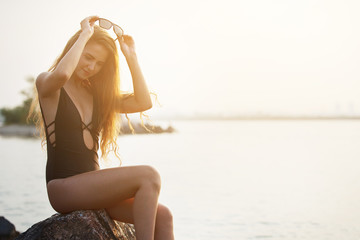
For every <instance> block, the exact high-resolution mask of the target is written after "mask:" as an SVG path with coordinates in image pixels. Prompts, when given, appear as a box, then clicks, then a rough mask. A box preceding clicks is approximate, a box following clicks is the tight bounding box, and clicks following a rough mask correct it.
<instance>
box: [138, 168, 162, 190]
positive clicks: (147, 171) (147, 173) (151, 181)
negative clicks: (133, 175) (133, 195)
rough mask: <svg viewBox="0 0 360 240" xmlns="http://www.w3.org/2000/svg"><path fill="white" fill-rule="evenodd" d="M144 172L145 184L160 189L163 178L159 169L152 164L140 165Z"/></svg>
mask: <svg viewBox="0 0 360 240" xmlns="http://www.w3.org/2000/svg"><path fill="white" fill-rule="evenodd" d="M140 167H141V170H142V173H143V185H150V186H151V187H153V188H154V189H155V190H157V191H160V188H161V178H160V174H159V173H158V171H156V169H155V168H153V167H151V166H140Z"/></svg>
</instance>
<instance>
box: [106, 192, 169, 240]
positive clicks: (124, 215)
mask: <svg viewBox="0 0 360 240" xmlns="http://www.w3.org/2000/svg"><path fill="white" fill-rule="evenodd" d="M133 209H134V199H128V200H125V201H123V202H120V203H117V204H115V205H114V206H111V207H108V208H106V211H107V212H108V213H109V215H110V217H111V218H112V219H115V220H118V221H121V222H127V223H134V219H133ZM173 239H174V229H173V217H172V214H171V212H170V210H169V209H168V208H167V207H165V206H164V205H162V204H158V207H157V211H156V220H155V240H173Z"/></svg>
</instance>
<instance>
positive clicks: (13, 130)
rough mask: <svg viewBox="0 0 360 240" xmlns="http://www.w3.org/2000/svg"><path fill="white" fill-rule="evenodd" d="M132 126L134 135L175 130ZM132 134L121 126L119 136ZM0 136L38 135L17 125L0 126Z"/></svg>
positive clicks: (169, 127)
mask: <svg viewBox="0 0 360 240" xmlns="http://www.w3.org/2000/svg"><path fill="white" fill-rule="evenodd" d="M132 124H133V127H134V130H135V134H159V133H172V132H174V131H175V129H174V128H173V127H172V126H168V127H167V128H166V129H163V128H162V127H160V126H151V125H148V124H145V126H146V127H147V128H148V129H149V130H151V132H148V131H147V130H146V129H145V128H144V127H142V126H141V124H139V123H138V124H136V123H135V124H134V123H132ZM127 134H130V135H131V134H132V132H131V130H130V128H129V127H128V126H127V125H123V126H122V129H121V134H120V135H127ZM0 136H4V137H24V138H38V137H39V133H38V131H37V129H36V127H35V126H32V125H19V124H9V125H3V126H0Z"/></svg>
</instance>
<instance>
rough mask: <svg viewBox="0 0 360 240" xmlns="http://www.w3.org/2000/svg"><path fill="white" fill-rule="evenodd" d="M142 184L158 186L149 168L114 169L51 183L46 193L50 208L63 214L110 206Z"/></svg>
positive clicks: (155, 177)
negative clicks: (148, 183) (150, 183)
mask: <svg viewBox="0 0 360 240" xmlns="http://www.w3.org/2000/svg"><path fill="white" fill-rule="evenodd" d="M148 180H150V181H148ZM144 181H146V182H151V181H153V182H154V183H155V184H159V185H160V177H159V175H158V173H157V172H156V171H155V170H154V169H153V168H152V167H149V166H134V167H117V168H109V169H102V170H98V171H92V172H86V173H82V174H78V175H75V176H72V177H68V178H63V179H54V180H51V181H50V182H49V183H48V185H47V191H48V196H49V200H50V203H51V205H52V207H53V208H54V209H55V210H56V211H58V212H61V213H66V212H71V211H74V210H79V209H100V208H106V207H109V206H113V205H115V204H116V203H118V202H120V201H124V200H126V199H130V198H132V197H134V196H135V193H136V192H137V190H138V189H139V187H140V186H141V185H142V184H143V182H144ZM157 182H158V183H157Z"/></svg>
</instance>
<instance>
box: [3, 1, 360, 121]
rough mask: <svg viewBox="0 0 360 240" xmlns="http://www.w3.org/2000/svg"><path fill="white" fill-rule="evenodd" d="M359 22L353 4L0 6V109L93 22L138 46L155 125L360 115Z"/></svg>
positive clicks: (17, 98)
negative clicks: (161, 120)
mask: <svg viewBox="0 0 360 240" xmlns="http://www.w3.org/2000/svg"><path fill="white" fill-rule="evenodd" d="M359 12H360V2H359V1H356V0H337V1H333V0H319V1H316V0H302V1H294V0H273V1H268V0H251V1H248V0H247V1H239V0H236V1H235V0H223V1H205V0H204V1H194V0H182V1H168V0H167V1H165V0H163V1H160V0H158V1H145V0H142V1H133V0H132V1H119V0H116V1H115V0H113V1H99V0H96V1H95V0H86V1H70V0H65V1H50V0H32V1H24V0H23V1H19V0H14V1H1V3H0V14H1V17H2V19H1V21H0V28H1V31H2V33H1V38H0V67H1V74H2V76H1V80H0V85H1V88H0V107H5V106H6V107H12V106H15V105H17V104H20V103H21V101H22V96H21V95H20V94H19V92H20V91H21V90H22V89H24V88H26V87H27V86H28V85H27V83H26V82H25V81H24V79H25V78H26V77H28V76H37V75H38V74H39V73H40V72H42V71H45V70H47V69H48V68H49V66H50V65H51V64H52V62H53V61H54V60H55V58H56V57H57V56H58V55H59V54H60V53H61V51H62V50H63V48H64V46H65V44H66V42H67V40H68V39H69V38H70V37H71V36H72V35H73V34H74V33H75V32H76V31H77V30H78V29H79V28H80V24H79V23H80V21H81V20H82V19H83V18H85V17H86V16H88V15H94V14H96V15H98V16H100V17H104V18H108V19H110V20H112V21H113V22H115V23H117V24H119V25H120V26H121V27H122V28H123V29H124V31H125V33H126V34H130V35H132V36H133V37H134V39H135V43H136V48H137V52H138V56H139V60H140V63H141V66H142V69H143V72H144V75H145V77H146V80H147V82H148V85H149V88H150V89H151V90H153V91H155V92H156V93H157V94H158V95H159V100H160V102H161V103H162V104H163V107H162V108H153V109H152V110H150V111H149V114H150V115H152V116H154V117H156V116H159V117H164V116H165V117H173V116H174V115H190V116H191V115H194V114H212V115H217V116H227V115H240V114H280V115H302V114H305V115H333V114H335V115H359V114H360V98H359V95H360V82H359V75H360V73H359V71H358V66H359V63H360V58H359V56H360V47H359V42H360V33H359V26H358V25H359V22H360V15H359ZM120 60H121V71H122V81H123V83H122V84H123V88H124V89H128V90H129V89H131V86H132V85H131V79H130V77H129V72H128V70H127V66H126V63H125V59H124V58H121V59H120Z"/></svg>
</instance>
